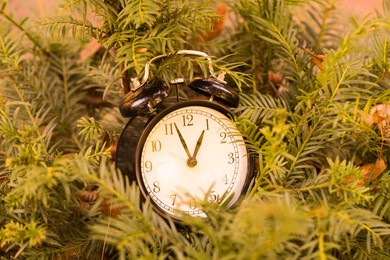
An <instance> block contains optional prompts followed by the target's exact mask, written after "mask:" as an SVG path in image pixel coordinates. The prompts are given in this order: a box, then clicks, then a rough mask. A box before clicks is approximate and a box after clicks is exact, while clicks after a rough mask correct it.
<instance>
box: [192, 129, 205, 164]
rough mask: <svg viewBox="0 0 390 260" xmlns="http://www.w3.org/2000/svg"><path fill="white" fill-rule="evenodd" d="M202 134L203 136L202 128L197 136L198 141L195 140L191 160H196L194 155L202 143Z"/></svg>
mask: <svg viewBox="0 0 390 260" xmlns="http://www.w3.org/2000/svg"><path fill="white" fill-rule="evenodd" d="M203 136H204V130H203V131H202V133H201V134H200V136H199V138H198V141H197V142H196V146H195V150H194V154H193V155H192V159H193V160H196V156H197V155H198V152H199V148H200V145H201V144H202V141H203Z"/></svg>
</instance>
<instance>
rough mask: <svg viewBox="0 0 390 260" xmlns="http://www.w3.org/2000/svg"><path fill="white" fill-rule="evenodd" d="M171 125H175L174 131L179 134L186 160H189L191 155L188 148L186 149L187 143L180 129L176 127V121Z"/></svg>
mask: <svg viewBox="0 0 390 260" xmlns="http://www.w3.org/2000/svg"><path fill="white" fill-rule="evenodd" d="M173 125H174V126H175V128H176V132H177V134H178V135H179V138H180V142H181V145H182V146H183V148H184V150H185V151H186V153H187V156H188V160H190V159H191V158H192V156H191V153H190V150H189V149H188V146H187V144H186V141H185V140H184V138H183V136H182V134H181V133H180V130H179V128H178V127H177V125H176V123H173Z"/></svg>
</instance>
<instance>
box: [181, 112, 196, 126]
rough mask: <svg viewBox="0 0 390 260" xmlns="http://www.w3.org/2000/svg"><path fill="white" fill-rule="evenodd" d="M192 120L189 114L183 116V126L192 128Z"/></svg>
mask: <svg viewBox="0 0 390 260" xmlns="http://www.w3.org/2000/svg"><path fill="white" fill-rule="evenodd" d="M192 120H194V117H193V116H192V115H190V114H188V115H185V116H183V126H193V125H194V124H193V123H192Z"/></svg>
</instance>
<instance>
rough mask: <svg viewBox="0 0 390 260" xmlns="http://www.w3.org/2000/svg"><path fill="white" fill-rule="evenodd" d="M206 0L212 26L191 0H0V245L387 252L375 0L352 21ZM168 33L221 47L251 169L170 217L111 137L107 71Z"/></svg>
mask: <svg viewBox="0 0 390 260" xmlns="http://www.w3.org/2000/svg"><path fill="white" fill-rule="evenodd" d="M222 2H223V3H224V4H225V5H226V6H228V10H229V19H230V23H226V24H225V28H224V32H223V33H222V34H220V35H219V36H218V37H214V38H212V39H209V38H208V37H207V35H208V34H209V33H210V31H211V30H213V29H215V28H213V27H215V26H216V24H218V23H220V22H221V17H219V16H218V15H216V13H215V8H216V6H215V4H213V3H212V1H207V0H202V1H199V0H165V1H160V0H137V1H135V0H119V1H114V0H89V1H87V0H77V1H74V0H72V1H70V0H69V1H65V2H64V3H63V5H62V8H63V10H64V11H63V12H62V13H63V14H66V13H68V14H69V15H63V16H57V17H53V18H47V19H45V20H43V21H41V22H40V23H39V24H33V23H29V21H28V20H22V21H19V20H17V19H15V18H13V16H12V10H9V8H8V6H7V5H6V3H3V4H2V7H1V9H0V20H1V23H0V194H1V195H0V198H1V200H0V254H1V256H0V259H12V258H17V259H53V258H54V259H99V258H101V259H103V258H104V257H112V258H113V259H116V258H119V259H138V258H145V259H166V258H168V259H387V258H390V193H389V191H390V170H389V167H388V164H389V163H390V146H389V144H390V127H389V125H390V103H389V100H390V78H389V69H390V47H389V41H390V30H389V29H390V28H389V24H390V1H389V0H384V1H383V10H381V11H380V12H378V13H376V14H373V16H372V17H365V18H362V19H359V20H356V19H351V20H346V19H345V20H343V19H341V18H340V17H343V18H345V16H343V14H341V13H340V12H339V10H338V8H337V2H336V3H333V1H330V0H329V1H328V0H327V1H308V0H306V1H305V0H237V1H236V0H225V1H221V3H222ZM92 16H96V17H98V18H99V19H100V20H99V22H97V23H96V22H94V21H92V19H91V17H92ZM42 30H44V31H45V34H41V33H40V31H42ZM92 38H94V39H96V40H97V41H98V42H99V43H100V44H101V48H100V51H99V52H97V53H96V54H95V55H93V56H92V57H89V58H88V59H84V58H81V57H80V53H81V52H82V50H83V49H84V48H86V47H85V46H86V44H87V43H88V41H89V40H91V39H92ZM180 49H196V50H203V51H205V52H207V53H208V54H210V55H212V56H215V57H222V58H220V59H215V60H214V61H213V62H214V63H213V65H214V68H216V70H218V71H223V72H226V73H227V75H228V81H229V83H232V84H235V85H237V86H238V87H239V88H240V90H241V101H240V102H241V103H240V106H239V107H238V108H237V109H236V111H235V112H236V115H237V116H236V118H235V120H234V121H235V123H236V125H237V126H238V127H239V129H240V130H242V133H243V134H244V135H245V136H246V140H247V144H248V146H249V147H250V150H251V153H253V154H254V155H256V158H257V160H256V169H257V176H256V180H255V181H254V183H252V185H251V188H250V190H249V191H248V193H247V194H246V196H245V198H244V199H243V201H242V202H241V204H240V205H239V206H238V207H237V208H235V209H226V208H224V206H223V205H216V204H213V203H209V202H207V201H205V202H203V203H202V208H203V211H204V212H205V213H206V214H207V216H208V218H207V219H198V218H192V217H188V218H186V219H185V220H184V223H183V224H184V225H183V226H180V227H179V226H177V225H176V224H175V223H174V222H173V221H171V220H169V219H168V220H166V219H164V218H162V217H161V216H159V215H158V214H156V213H155V212H154V211H153V210H152V207H151V205H150V202H149V201H148V200H146V201H144V200H141V196H140V191H139V189H138V187H137V186H136V185H135V184H134V183H130V182H129V180H128V179H127V178H126V177H124V176H123V175H122V174H121V173H120V172H118V171H117V170H116V169H115V168H114V165H113V164H114V163H113V161H114V160H113V158H111V157H112V154H113V153H112V151H111V150H112V148H113V147H115V142H116V140H117V138H118V135H119V133H120V131H121V128H122V127H123V126H124V124H125V123H126V119H124V118H122V117H121V116H120V114H119V112H118V109H117V105H118V104H119V102H120V100H121V97H122V95H123V90H122V87H121V85H122V84H123V85H126V84H129V83H128V82H129V78H130V77H133V76H140V75H142V73H143V68H144V65H145V63H146V62H147V61H149V60H150V59H151V58H152V57H154V56H156V55H160V54H169V53H175V52H176V51H178V50H180ZM172 66H175V67H178V68H179V69H178V70H172ZM204 71H206V72H207V63H206V62H205V61H203V60H201V59H195V58H191V57H186V58H183V57H177V56H176V55H174V54H173V55H170V56H169V57H168V58H167V59H165V60H164V61H161V62H159V63H156V64H153V66H152V74H153V75H158V76H160V77H162V78H163V79H164V80H165V81H167V82H168V81H169V80H170V79H172V78H176V77H178V76H183V75H184V76H186V77H189V78H191V77H193V76H195V75H197V74H199V73H205V72H204ZM125 87H126V86H125ZM103 92H104V93H105V97H106V99H105V100H103V99H102V98H101V97H102V94H103ZM184 94H185V93H184ZM383 108H385V115H384V116H383V113H382V111H383V110H380V109H383ZM386 109H387V110H386ZM386 111H387V112H386ZM380 113H382V114H380ZM367 169H368V170H367Z"/></svg>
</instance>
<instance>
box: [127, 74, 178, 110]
mask: <svg viewBox="0 0 390 260" xmlns="http://www.w3.org/2000/svg"><path fill="white" fill-rule="evenodd" d="M170 90H171V89H170V87H168V86H167V84H165V82H163V81H162V80H157V81H155V82H153V83H152V84H148V85H147V86H145V87H144V88H142V89H137V90H135V91H130V92H128V93H127V94H126V95H125V97H124V98H123V100H122V102H121V104H120V105H119V110H120V112H121V114H122V116H124V117H134V116H137V115H147V114H153V113H154V112H155V108H154V107H155V106H157V105H158V104H159V103H161V102H162V101H163V100H164V99H165V98H166V97H167V96H169V93H170Z"/></svg>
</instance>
